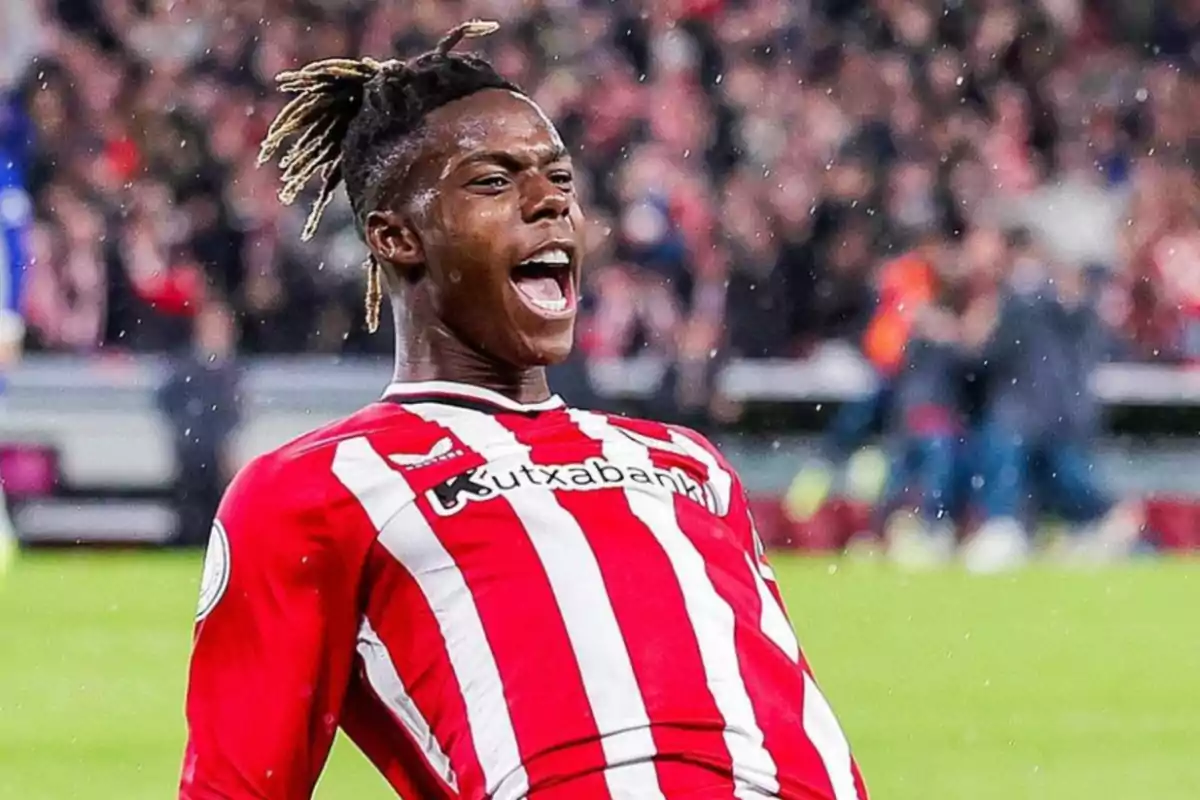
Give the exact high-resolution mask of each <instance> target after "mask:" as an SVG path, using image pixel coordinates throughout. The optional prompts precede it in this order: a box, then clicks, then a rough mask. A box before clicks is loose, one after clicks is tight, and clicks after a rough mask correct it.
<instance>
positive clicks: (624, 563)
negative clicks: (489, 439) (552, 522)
mask: <svg viewBox="0 0 1200 800" xmlns="http://www.w3.org/2000/svg"><path fill="white" fill-rule="evenodd" d="M572 429H573V430H574V435H575V436H577V437H578V440H577V441H575V442H571V446H570V449H569V450H566V452H569V453H570V454H571V458H572V460H574V459H582V458H585V457H594V458H599V457H601V455H602V450H603V447H602V444H601V442H599V441H596V440H594V439H592V438H591V437H588V436H586V435H584V434H583V433H582V432H581V431H579V430H578V428H577V427H574V425H573V423H572ZM659 433H660V434H661V433H662V430H661V429H660V430H659ZM518 435H520V434H518ZM570 436H571V435H570V434H568V433H566V432H563V433H562V434H561V438H559V439H556V443H557V442H558V441H570ZM525 441H526V443H529V441H528V440H525ZM539 457H540V460H542V461H543V462H545V461H548V460H551V459H552V458H553V453H545V454H544V455H542V454H539ZM560 460H561V459H560ZM557 496H558V499H559V502H560V503H561V504H562V506H563V507H564V508H565V509H566V510H567V511H568V512H570V514H571V515H572V516H573V517H574V518H575V519H576V520H577V521H578V522H579V524H580V527H581V528H582V529H583V532H584V535H585V536H586V537H587V539H588V543H589V544H590V545H591V548H592V551H593V552H594V553H595V555H596V559H597V562H598V564H599V566H600V572H601V575H602V576H603V578H604V584H605V587H606V588H607V590H608V595H609V599H610V601H611V603H612V606H613V612H614V614H615V615H616V618H617V623H618V625H619V626H620V628H621V633H622V635H623V637H624V639H625V642H626V647H627V648H628V650H629V656H630V661H631V662H632V665H633V671H634V675H635V677H636V678H637V681H638V685H639V687H640V688H641V690H642V697H643V700H644V702H645V704H646V712H647V715H648V717H649V718H650V721H651V724H652V725H653V727H652V734H653V737H654V743H655V746H656V748H657V751H658V757H657V764H656V768H657V772H658V776H659V783H660V786H661V788H662V791H663V793H664V794H665V795H666V796H667V797H681V796H691V795H692V794H693V793H699V792H703V793H704V796H726V797H728V796H731V795H732V791H733V782H732V780H731V778H730V774H731V769H732V762H731V759H730V757H729V752H728V750H727V749H726V747H725V740H724V738H723V729H724V719H723V718H722V717H721V714H720V712H719V711H718V710H717V706H716V703H715V702H714V701H713V698H712V694H711V692H710V691H709V689H708V684H707V682H706V680H705V674H704V665H703V662H702V660H701V658H700V650H699V647H698V645H697V643H696V637H695V634H694V630H693V626H692V622H691V619H690V618H689V617H688V615H687V609H686V606H685V605H684V600H683V592H682V590H681V589H680V588H679V584H678V581H677V580H676V578H675V573H674V570H673V568H672V567H671V562H670V560H669V559H668V558H667V556H666V554H665V553H664V552H663V550H662V549H661V547H660V546H659V545H658V542H657V541H656V540H655V538H654V535H653V534H652V533H651V531H650V530H649V529H647V527H646V526H645V525H644V524H643V523H642V522H641V520H639V519H638V518H637V517H636V516H635V515H634V514H633V512H632V511H631V510H630V507H629V502H628V500H627V498H626V495H625V491H624V490H622V489H619V488H609V489H598V490H593V491H559V492H557ZM713 792H716V795H713V794H712V793H713Z"/></svg>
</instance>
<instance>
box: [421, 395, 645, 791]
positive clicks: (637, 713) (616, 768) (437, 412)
mask: <svg viewBox="0 0 1200 800" xmlns="http://www.w3.org/2000/svg"><path fill="white" fill-rule="evenodd" d="M408 410H409V411H410V412H411V413H413V414H416V415H418V416H420V417H422V418H424V419H426V420H429V421H431V422H437V423H440V424H441V425H443V426H445V427H446V428H447V429H448V430H450V431H451V432H452V433H453V434H454V435H455V436H456V437H458V440H459V441H460V442H462V443H463V444H464V445H466V446H467V447H469V448H470V449H472V450H474V451H475V452H477V453H480V454H484V457H485V458H486V457H487V456H488V455H491V454H493V453H502V454H505V455H506V456H507V457H506V458H505V461H506V462H509V463H511V464H513V465H514V466H516V467H520V466H524V465H532V464H533V462H532V461H531V460H530V458H529V447H528V446H527V445H524V444H522V443H521V442H520V441H519V440H518V439H517V437H516V436H515V435H514V434H513V433H512V431H510V430H509V429H507V428H505V427H504V426H503V425H502V424H500V423H499V422H498V421H496V419H495V418H493V417H491V416H489V415H487V414H484V413H481V412H479V411H474V410H471V409H463V408H457V407H454V406H444V405H435V404H432V403H430V404H415V405H412V406H409V407H408ZM504 496H505V498H506V499H507V500H508V502H509V504H510V505H511V506H512V509H513V512H514V513H515V514H516V515H517V517H518V518H519V519H520V521H521V525H522V527H523V528H524V529H525V533H526V535H527V536H528V537H529V540H530V542H531V543H532V544H533V548H534V550H535V551H536V552H537V555H538V559H539V560H540V561H541V563H542V567H543V568H544V569H545V570H546V577H547V578H548V580H549V583H550V589H551V591H552V592H553V593H554V599H555V600H556V601H557V603H558V610H559V612H560V613H561V614H562V619H563V623H564V625H565V626H566V629H567V637H568V639H569V640H570V642H571V649H572V651H573V652H574V654H575V659H576V661H577V662H578V664H579V671H580V674H581V676H582V678H583V688H584V692H585V693H586V694H587V698H588V703H589V704H590V706H591V709H592V715H593V717H594V718H595V721H596V727H597V728H598V730H599V733H600V744H601V747H602V748H603V751H604V757H605V760H606V762H607V764H608V767H609V769H607V770H606V772H605V780H606V782H607V784H608V788H609V790H610V791H611V792H612V794H613V796H614V797H638V798H647V800H653V798H660V797H662V796H663V794H662V791H661V789H660V788H659V785H658V773H657V771H656V769H655V766H654V761H653V759H654V757H655V755H656V753H657V749H656V747H655V744H654V738H653V736H652V735H651V733H650V718H649V715H648V714H647V713H646V706H645V702H644V701H643V699H642V693H641V689H640V687H639V686H638V682H637V677H636V676H635V675H634V671H633V663H632V661H631V660H630V658H629V650H628V647H627V646H626V644H625V638H624V636H623V635H622V634H621V628H620V625H619V624H618V622H617V616H616V612H615V611H614V610H613V607H612V601H611V599H610V598H609V594H608V588H607V587H606V586H605V583H604V576H603V574H602V573H601V572H600V564H599V562H598V561H597V560H596V554H595V552H594V551H593V550H592V547H591V545H590V544H589V543H588V540H587V536H586V535H585V534H584V532H583V530H582V529H581V528H580V527H579V523H578V521H577V520H576V519H575V518H574V517H573V516H572V515H571V514H570V512H568V511H567V510H566V509H565V508H563V507H562V506H561V505H560V504H559V502H558V499H557V498H556V497H555V494H554V491H553V489H550V488H546V487H541V486H534V485H529V484H523V485H521V486H520V487H518V488H516V489H513V490H511V491H509V492H506V493H505V495H504Z"/></svg>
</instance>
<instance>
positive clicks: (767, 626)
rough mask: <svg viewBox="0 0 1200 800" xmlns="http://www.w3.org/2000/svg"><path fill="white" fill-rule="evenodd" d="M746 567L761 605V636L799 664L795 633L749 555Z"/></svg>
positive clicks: (798, 644)
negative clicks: (748, 569)
mask: <svg viewBox="0 0 1200 800" xmlns="http://www.w3.org/2000/svg"><path fill="white" fill-rule="evenodd" d="M746 566H748V567H750V574H751V575H753V576H754V585H755V586H756V587H757V588H758V599H759V601H760V602H761V603H762V614H761V615H760V617H759V627H760V628H761V629H762V632H763V634H764V635H765V636H766V637H767V638H768V639H770V640H771V641H772V642H774V643H775V645H776V646H777V647H778V648H779V649H780V650H782V651H783V652H784V653H786V654H787V657H788V658H790V659H791V660H792V662H793V663H796V664H799V663H800V642H799V641H798V640H797V639H796V632H795V631H793V630H792V626H791V624H790V623H788V619H787V615H786V614H784V613H783V609H782V608H781V607H780V605H779V601H778V600H776V599H775V595H773V594H772V593H771V590H770V589H769V588H768V587H767V582H766V580H764V576H763V575H762V573H760V572H759V570H758V567H757V566H756V565H755V563H754V560H753V559H752V558H751V557H750V555H749V554H748V553H747V554H746Z"/></svg>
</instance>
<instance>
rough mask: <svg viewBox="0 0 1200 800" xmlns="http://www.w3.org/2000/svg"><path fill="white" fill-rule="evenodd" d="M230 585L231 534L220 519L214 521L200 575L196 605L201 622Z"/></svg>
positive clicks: (197, 616) (197, 618)
mask: <svg viewBox="0 0 1200 800" xmlns="http://www.w3.org/2000/svg"><path fill="white" fill-rule="evenodd" d="M227 586H229V536H228V535H226V533H225V528H224V526H222V525H221V523H220V522H219V521H214V522H213V526H212V533H211V534H210V535H209V537H208V549H207V550H205V552H204V572H203V574H202V575H201V576H200V603H199V604H198V605H197V606H196V621H197V622H199V621H201V620H202V619H204V618H205V617H207V616H208V615H209V613H210V612H211V611H212V610H213V609H214V608H216V605H217V603H218V602H219V601H220V600H221V597H222V595H224V594H225V589H226V587H227Z"/></svg>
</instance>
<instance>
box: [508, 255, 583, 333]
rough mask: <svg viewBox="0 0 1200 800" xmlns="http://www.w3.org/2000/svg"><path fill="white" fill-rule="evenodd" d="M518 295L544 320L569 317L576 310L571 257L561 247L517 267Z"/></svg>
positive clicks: (527, 260) (515, 269)
mask: <svg viewBox="0 0 1200 800" xmlns="http://www.w3.org/2000/svg"><path fill="white" fill-rule="evenodd" d="M512 282H513V286H515V287H517V293H518V294H520V295H521V297H522V298H523V299H524V300H525V301H526V303H528V305H530V306H531V307H532V308H533V309H534V310H535V311H538V312H539V313H541V314H542V315H543V316H559V315H564V314H568V313H570V312H571V311H573V310H574V306H575V285H574V283H573V281H572V280H571V256H570V254H569V253H568V252H567V251H566V250H565V249H563V248H561V247H550V248H547V249H545V250H542V251H541V252H538V253H536V254H534V255H532V256H530V257H529V258H527V259H525V260H524V261H522V262H521V263H520V264H517V266H516V267H514V268H513V271H512Z"/></svg>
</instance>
